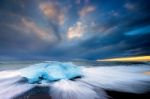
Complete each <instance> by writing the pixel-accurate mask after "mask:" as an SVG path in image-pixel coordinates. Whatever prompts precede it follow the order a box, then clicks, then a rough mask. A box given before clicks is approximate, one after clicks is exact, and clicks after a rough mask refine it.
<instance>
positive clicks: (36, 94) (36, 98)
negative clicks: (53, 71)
mask: <svg viewBox="0 0 150 99" xmlns="http://www.w3.org/2000/svg"><path fill="white" fill-rule="evenodd" d="M41 62H42V63H49V61H0V71H1V72H2V71H7V70H19V69H22V68H26V67H28V66H31V65H34V64H38V63H41ZM61 62H70V61H61ZM71 63H73V64H75V65H76V66H79V67H84V68H85V70H84V74H85V75H87V77H88V76H89V74H90V73H93V74H95V75H93V74H92V75H90V77H91V78H90V79H89V78H87V79H83V82H84V81H85V82H86V83H89V85H92V84H93V85H92V87H93V86H98V87H100V89H96V87H94V88H95V89H96V90H98V91H96V92H98V93H100V94H99V95H100V97H101V98H93V97H97V96H94V95H95V93H94V92H93V90H91V89H92V88H91V87H90V88H89V86H88V85H84V86H81V87H83V88H84V87H85V89H87V90H89V91H88V92H87V93H86V90H85V95H84V96H86V97H90V96H92V95H93V97H91V98H87V99H108V98H105V95H106V94H107V93H106V92H107V91H112V90H116V92H117V91H118V92H119V91H121V92H122V91H123V92H128V91H129V92H133V93H135V94H132V95H133V97H134V96H136V94H137V93H140V91H143V90H141V89H143V86H142V87H141V86H136V88H134V87H133V88H130V87H131V86H132V85H133V84H134V83H135V85H136V83H137V85H138V84H141V83H143V82H140V81H139V80H141V81H142V80H146V81H149V80H150V79H149V78H147V77H146V78H145V77H144V78H143V77H139V78H137V79H136V77H135V78H134V76H138V75H131V76H133V77H129V76H130V74H126V73H121V72H120V71H122V72H132V73H133V72H139V71H140V72H141V71H142V72H143V71H144V70H150V68H149V67H150V63H149V62H97V61H71ZM88 67H94V68H96V69H94V72H93V69H86V68H88ZM103 67H106V68H103ZM116 67H117V68H116ZM132 67H133V68H132ZM98 70H99V71H98ZM115 70H117V73H118V75H119V74H120V76H118V75H116V72H113V71H115ZM91 71H92V72H91ZM118 71H119V72H118ZM95 72H96V73H95ZM97 72H100V73H97ZM86 73H87V74H86ZM107 73H110V74H111V73H112V75H105V74H107ZM97 75H101V76H102V77H101V76H98V77H97ZM126 75H129V76H128V77H124V76H126ZM103 76H104V78H103ZM107 76H108V77H110V78H108V79H107V78H106V77H107ZM139 76H140V75H139ZM111 77H112V78H113V77H114V78H115V77H118V78H117V79H115V80H118V82H119V83H120V82H121V83H122V82H126V83H123V85H120V86H119V85H118V86H116V85H117V84H116V83H118V82H117V81H116V82H115V83H112V82H114V81H113V80H111ZM105 78H106V79H105ZM122 79H123V80H122ZM9 81H12V79H11V80H8V81H7V83H9ZM108 82H109V83H108ZM70 83H71V84H72V85H74V83H72V82H69V84H70ZM130 83H131V84H132V85H129V86H128V84H130ZM101 84H102V85H101ZM105 84H106V85H105ZM125 84H127V85H126V86H124V85H125ZM146 84H147V83H146ZM58 85H60V86H61V85H63V86H66V85H68V82H60V83H58V84H57V83H56V84H54V86H52V89H54V90H56V89H59V86H58ZM149 85H150V83H149ZM0 87H1V89H2V88H3V89H5V88H6V87H7V84H6V85H5V84H4V86H0ZM55 87H56V88H55ZM73 88H74V91H76V90H78V91H80V90H79V89H80V88H78V87H76V86H73ZM101 88H102V89H106V91H103V90H102V89H101ZM20 89H22V93H21V94H19V95H17V96H16V97H15V98H14V97H13V99H51V96H50V95H49V91H50V88H48V87H46V86H36V87H34V88H32V90H28V91H23V90H27V87H26V85H25V86H21V87H19V88H18V90H20ZM133 89H134V90H133ZM4 91H5V90H4ZM12 91H13V90H12ZM148 91H150V90H149V89H148ZM54 92H55V93H57V91H54ZM55 93H54V98H52V99H70V98H58V97H57V95H55ZM72 93H73V92H72ZM81 93H82V91H81V92H80V94H81ZM112 93H113V92H110V93H109V94H110V95H111V94H112ZM0 94H1V91H0ZM9 94H12V93H11V91H10V93H8V94H6V95H9ZM75 94H78V93H75ZM82 94H84V93H82ZM87 94H89V96H88V95H87ZM118 94H121V93H118ZM118 94H117V95H118ZM142 94H143V93H142ZM144 94H145V93H144ZM6 95H4V96H6ZM113 95H114V94H113ZM126 95H127V96H128V95H129V97H131V96H130V95H131V94H126ZM108 96H109V95H108ZM108 96H107V95H106V97H108ZM115 96H116V95H115ZM115 96H112V97H115ZM122 96H123V95H122ZM137 97H141V98H137ZM137 97H136V98H137V99H149V98H142V97H144V96H142V95H141V96H137ZM134 98H135V97H134ZM6 99H9V98H6ZM72 99H76V98H72ZM77 99H80V98H77ZM114 99H120V97H119V98H114ZM122 99H124V98H123V97H122ZM126 99H127V98H126ZM128 99H130V98H128Z"/></svg>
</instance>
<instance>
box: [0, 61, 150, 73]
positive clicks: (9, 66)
mask: <svg viewBox="0 0 150 99" xmlns="http://www.w3.org/2000/svg"><path fill="white" fill-rule="evenodd" d="M42 62H48V61H42V60H38V61H0V71H2V70H13V69H20V68H24V67H27V66H30V65H33V64H38V63H42ZM62 62H72V63H74V64H76V65H78V66H141V65H148V66H150V62H98V61H87V60H84V61H83V60H82V61H62Z"/></svg>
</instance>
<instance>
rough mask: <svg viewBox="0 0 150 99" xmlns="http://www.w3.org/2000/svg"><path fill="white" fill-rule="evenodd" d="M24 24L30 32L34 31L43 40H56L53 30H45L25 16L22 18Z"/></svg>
mask: <svg viewBox="0 0 150 99" xmlns="http://www.w3.org/2000/svg"><path fill="white" fill-rule="evenodd" d="M22 24H23V26H24V28H25V29H26V30H28V33H30V34H31V33H32V34H34V35H35V36H37V37H38V38H40V39H41V40H44V41H48V42H53V41H55V39H56V37H55V35H54V34H53V33H52V31H50V30H49V31H50V32H48V30H45V29H44V28H42V27H40V26H38V25H37V24H36V23H34V22H33V21H29V20H27V19H25V18H22Z"/></svg>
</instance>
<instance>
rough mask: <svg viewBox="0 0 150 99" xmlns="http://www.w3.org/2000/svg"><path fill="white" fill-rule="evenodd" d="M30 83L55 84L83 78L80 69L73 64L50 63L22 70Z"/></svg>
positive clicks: (23, 75) (22, 73)
mask: <svg viewBox="0 0 150 99" xmlns="http://www.w3.org/2000/svg"><path fill="white" fill-rule="evenodd" d="M20 73H21V76H22V77H25V78H26V79H27V80H28V82H29V83H42V82H53V81H57V80H62V79H73V78H76V77H80V76H81V70H80V67H78V66H76V65H74V64H72V63H71V62H56V61H50V62H45V63H39V64H35V65H31V66H29V67H26V68H23V69H21V70H20Z"/></svg>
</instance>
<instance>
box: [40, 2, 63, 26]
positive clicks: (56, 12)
mask: <svg viewBox="0 0 150 99" xmlns="http://www.w3.org/2000/svg"><path fill="white" fill-rule="evenodd" d="M39 8H40V10H41V11H42V13H43V14H44V15H45V16H46V17H47V18H48V19H50V20H52V21H54V22H56V23H58V24H59V25H63V24H64V22H65V11H64V10H63V9H61V8H60V7H59V6H58V5H57V4H55V3H49V2H44V3H40V5H39Z"/></svg>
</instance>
